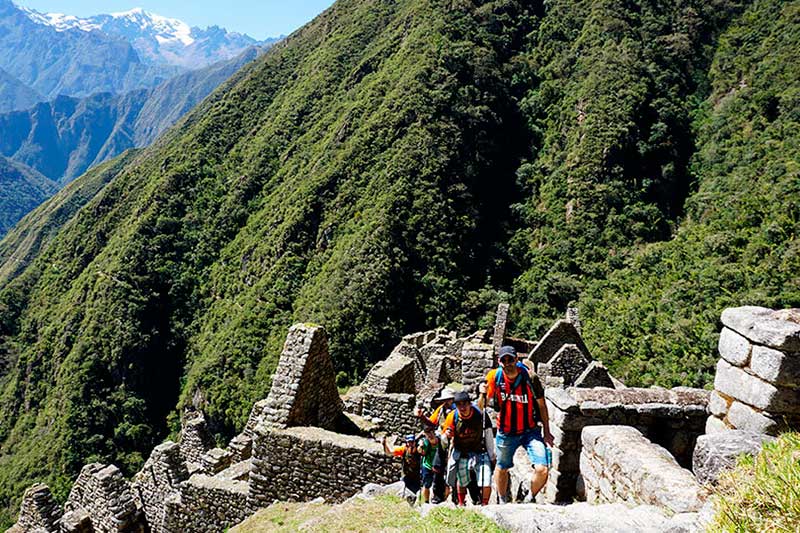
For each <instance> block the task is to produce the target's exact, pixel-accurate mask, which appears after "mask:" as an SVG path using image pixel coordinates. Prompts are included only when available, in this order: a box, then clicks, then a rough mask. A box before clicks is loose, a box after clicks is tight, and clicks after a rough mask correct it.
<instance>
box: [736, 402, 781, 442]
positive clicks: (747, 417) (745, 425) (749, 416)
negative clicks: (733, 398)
mask: <svg viewBox="0 0 800 533" xmlns="http://www.w3.org/2000/svg"><path fill="white" fill-rule="evenodd" d="M728 423H729V424H730V425H732V426H733V427H734V428H736V429H741V430H746V431H752V432H754V433H764V434H767V435H774V434H775V433H776V432H777V431H778V427H779V424H778V422H777V421H776V420H774V419H773V418H770V417H769V416H767V415H766V414H765V413H762V412H759V411H756V410H755V409H753V408H752V407H750V406H749V405H745V404H743V403H740V402H733V403H732V404H731V407H730V409H729V410H728Z"/></svg>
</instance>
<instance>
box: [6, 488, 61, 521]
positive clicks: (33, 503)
mask: <svg viewBox="0 0 800 533" xmlns="http://www.w3.org/2000/svg"><path fill="white" fill-rule="evenodd" d="M60 519H61V509H60V508H59V506H58V504H57V503H56V500H55V498H53V494H52V493H51V492H50V488H49V487H48V486H47V485H43V484H41V483H37V484H35V485H33V486H31V487H30V488H29V489H28V490H26V491H25V495H24V496H23V497H22V505H21V507H20V510H19V519H18V520H17V523H16V524H15V525H14V527H13V528H12V529H10V530H9V531H20V532H23V531H25V532H27V531H42V532H45V533H58V531H59V524H58V523H59V520H60ZM15 528H16V529H15Z"/></svg>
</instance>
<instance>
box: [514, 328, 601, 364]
mask: <svg viewBox="0 0 800 533" xmlns="http://www.w3.org/2000/svg"><path fill="white" fill-rule="evenodd" d="M565 344H574V345H575V346H577V347H578V349H580V351H581V353H583V355H584V357H586V359H588V360H589V361H591V360H592V356H591V354H590V352H589V348H587V347H586V343H585V342H583V337H581V334H580V333H578V330H577V329H575V325H574V324H572V323H571V322H569V321H567V320H558V321H556V323H555V324H553V326H552V327H551V328H550V329H549V330H548V331H547V333H545V334H544V336H543V337H542V338H541V340H540V341H539V343H538V344H537V345H536V347H535V348H533V350H532V351H531V353H530V354H529V355H528V359H530V360H531V361H533V362H534V363H546V362H547V361H549V360H550V359H551V358H552V357H553V356H554V355H555V354H556V352H558V350H560V349H561V347H562V346H564V345H565Z"/></svg>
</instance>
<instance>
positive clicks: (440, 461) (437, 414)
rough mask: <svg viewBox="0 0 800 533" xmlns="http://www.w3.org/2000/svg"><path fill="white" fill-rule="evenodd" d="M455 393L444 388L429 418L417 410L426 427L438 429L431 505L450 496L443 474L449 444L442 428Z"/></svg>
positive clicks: (451, 408) (434, 400)
mask: <svg viewBox="0 0 800 533" xmlns="http://www.w3.org/2000/svg"><path fill="white" fill-rule="evenodd" d="M454 397H455V391H454V390H453V389H451V388H450V387H445V388H444V389H442V392H440V393H439V396H437V397H436V398H434V399H433V402H434V403H438V404H439V405H438V406H437V407H436V409H434V411H433V413H432V414H431V416H430V417H427V416H425V413H424V412H423V410H422V409H421V408H419V409H417V413H416V414H417V416H418V417H419V418H421V419H422V421H423V423H424V424H425V426H426V427H433V428H438V437H439V444H438V445H437V452H436V456H435V457H434V460H433V497H432V499H431V502H432V503H435V504H436V503H442V502H443V501H446V500H447V498H448V497H449V496H450V487H449V486H448V485H447V483H446V482H445V478H444V476H445V472H446V470H447V448H448V446H449V443H448V441H447V438H446V437H445V435H444V431H443V430H442V426H443V425H444V421H445V420H446V419H447V415H448V414H450V412H451V411H452V410H453V409H455V406H454V405H453V398H454Z"/></svg>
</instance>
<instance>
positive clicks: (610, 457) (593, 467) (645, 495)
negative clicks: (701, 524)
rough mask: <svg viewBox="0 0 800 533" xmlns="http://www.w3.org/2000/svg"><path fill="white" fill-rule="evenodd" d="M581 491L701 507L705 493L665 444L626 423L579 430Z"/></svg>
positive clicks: (678, 507)
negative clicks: (660, 443) (648, 438)
mask: <svg viewBox="0 0 800 533" xmlns="http://www.w3.org/2000/svg"><path fill="white" fill-rule="evenodd" d="M581 435H582V437H581V441H582V444H583V448H582V450H581V455H580V472H581V474H580V475H581V477H580V479H581V481H582V489H583V490H582V492H584V494H583V495H584V496H585V499H586V501H588V502H590V503H605V502H609V503H614V502H618V501H622V502H626V503H629V504H633V505H635V504H645V505H656V506H658V507H664V508H666V509H669V510H670V511H671V512H673V513H688V512H695V511H699V510H700V508H701V507H702V506H703V503H704V502H705V499H706V496H707V495H706V493H705V491H704V490H703V488H702V487H701V486H700V484H699V483H698V482H697V480H696V479H695V477H694V476H693V475H692V473H691V472H690V471H688V470H686V469H684V468H681V466H680V465H679V464H678V463H677V462H676V461H675V458H674V457H673V456H672V455H671V454H670V453H669V452H668V451H667V450H665V449H664V448H662V447H661V446H658V445H657V444H653V443H652V442H650V441H649V440H647V439H646V438H645V437H644V436H643V435H642V434H641V433H640V432H639V431H638V430H637V429H635V428H632V427H630V426H590V427H586V428H584V429H583V431H582V433H581Z"/></svg>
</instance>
